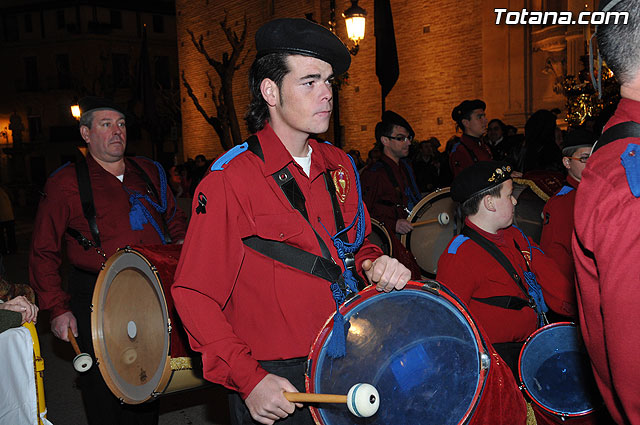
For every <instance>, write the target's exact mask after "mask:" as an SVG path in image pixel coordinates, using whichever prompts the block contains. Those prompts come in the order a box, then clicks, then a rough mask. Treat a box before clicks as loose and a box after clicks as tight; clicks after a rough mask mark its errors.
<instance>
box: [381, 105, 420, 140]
mask: <svg viewBox="0 0 640 425" xmlns="http://www.w3.org/2000/svg"><path fill="white" fill-rule="evenodd" d="M382 122H383V123H386V124H392V125H397V126H398V127H404V128H406V129H407V131H408V132H409V135H410V136H411V137H413V136H415V135H416V133H415V132H414V131H413V128H411V126H410V125H409V123H408V122H407V120H405V119H404V118H402V117H401V116H400V115H398V114H396V113H395V112H393V111H384V112H383V113H382Z"/></svg>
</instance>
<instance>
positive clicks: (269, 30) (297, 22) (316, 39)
mask: <svg viewBox="0 0 640 425" xmlns="http://www.w3.org/2000/svg"><path fill="white" fill-rule="evenodd" d="M256 50H257V54H256V59H259V58H261V57H263V56H265V55H268V54H270V53H280V52H285V53H291V54H294V55H303V56H311V57H314V58H318V59H321V60H323V61H325V62H327V63H329V64H330V65H331V66H332V67H333V73H334V74H335V75H340V74H342V73H344V72H345V71H346V70H347V69H349V65H351V54H350V53H349V50H348V49H347V48H346V47H345V45H344V43H342V41H340V39H339V38H338V37H337V36H336V35H335V34H333V33H332V32H331V31H329V30H328V29H327V28H325V27H323V26H322V25H318V24H316V23H313V22H311V21H309V20H308V19H303V18H281V19H274V20H273V21H269V22H267V23H266V24H264V25H263V26H261V27H260V28H259V29H258V31H257V32H256Z"/></svg>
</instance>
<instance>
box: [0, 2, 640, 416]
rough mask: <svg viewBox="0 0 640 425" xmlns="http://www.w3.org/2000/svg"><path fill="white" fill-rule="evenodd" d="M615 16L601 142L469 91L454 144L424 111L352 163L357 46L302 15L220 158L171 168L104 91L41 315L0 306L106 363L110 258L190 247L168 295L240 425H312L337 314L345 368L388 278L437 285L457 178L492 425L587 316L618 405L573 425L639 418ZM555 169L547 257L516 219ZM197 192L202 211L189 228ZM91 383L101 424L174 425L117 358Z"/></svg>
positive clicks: (629, 86)
mask: <svg viewBox="0 0 640 425" xmlns="http://www.w3.org/2000/svg"><path fill="white" fill-rule="evenodd" d="M602 7H608V8H613V10H631V15H632V16H634V17H636V18H634V19H633V22H630V23H629V25H601V26H599V27H598V33H597V36H598V40H599V42H600V48H601V50H602V53H603V55H604V56H605V59H606V60H607V63H608V65H609V67H610V68H611V69H612V70H613V71H614V72H615V74H616V75H617V76H618V78H619V80H620V82H621V85H622V86H621V95H622V100H621V102H620V104H619V106H618V109H617V111H616V112H615V115H614V116H613V118H612V119H611V120H610V121H609V123H608V124H607V125H606V126H605V127H604V130H605V131H604V134H603V135H602V136H601V137H600V134H599V131H598V130H597V129H595V130H594V129H593V127H592V126H587V125H585V126H584V127H583V128H578V129H569V130H568V131H566V132H563V131H562V130H561V129H560V128H559V127H558V125H557V123H558V116H557V111H549V110H540V111H536V112H535V113H533V114H532V115H531V117H530V118H529V119H528V120H527V122H526V124H525V126H524V135H519V134H518V133H517V131H514V130H515V129H514V128H510V126H507V125H505V124H504V123H503V122H502V121H501V120H499V119H492V120H491V121H489V120H488V119H487V117H486V110H487V105H486V104H485V102H484V101H482V100H480V99H469V100H463V101H462V102H460V103H459V104H458V105H456V106H455V107H453V105H452V113H451V117H452V120H453V121H454V122H455V124H456V126H457V128H458V129H459V130H460V133H459V134H456V135H455V136H453V137H452V138H451V139H450V140H449V141H447V144H446V146H445V148H444V149H442V146H441V144H440V141H439V140H437V139H436V138H433V137H432V138H427V139H424V140H422V141H420V142H417V141H416V140H415V132H414V130H413V128H412V126H411V124H410V123H409V122H408V121H407V120H406V119H405V118H403V117H402V116H401V115H400V114H399V113H397V112H394V111H384V112H383V113H382V115H381V118H380V121H379V122H378V123H377V125H376V127H375V134H374V135H373V136H374V137H375V143H374V146H373V148H372V149H371V151H370V152H368V154H367V160H366V161H364V160H363V159H362V158H361V155H360V153H359V152H358V151H351V152H349V155H350V156H351V158H352V159H353V163H354V164H355V166H353V167H352V166H351V161H350V160H349V157H348V156H347V153H345V152H343V151H342V150H341V149H338V148H336V147H334V146H332V145H330V144H327V143H322V142H320V141H318V140H316V139H315V135H316V134H321V133H324V132H325V131H326V130H327V129H328V127H329V122H330V117H331V111H332V96H333V91H332V87H331V84H332V79H333V77H334V76H335V75H339V74H342V73H343V72H345V71H346V70H347V69H348V68H349V65H350V62H351V55H350V53H349V51H348V50H347V48H346V47H345V46H344V44H342V42H341V41H340V40H339V39H338V38H337V37H336V36H335V35H334V34H333V33H331V32H330V31H329V30H327V29H326V28H324V27H322V26H320V25H317V24H315V23H312V22H310V21H308V20H305V19H293V18H285V19H276V20H273V21H270V22H268V23H267V24H265V25H263V26H262V27H261V28H260V29H259V30H258V32H257V34H256V58H255V60H254V62H253V64H252V65H251V68H250V71H249V89H250V95H251V103H250V106H249V111H248V113H247V115H246V120H247V125H248V128H249V130H250V132H251V134H252V135H251V136H250V137H249V138H248V139H247V140H246V141H245V143H244V144H242V145H239V146H236V147H234V148H233V149H231V150H230V151H228V152H226V153H225V154H223V155H222V156H221V157H219V158H218V159H217V160H215V161H213V162H212V163H209V162H208V161H207V159H206V158H205V157H204V156H202V155H199V156H198V157H196V158H195V160H194V161H193V163H191V162H188V163H187V164H182V165H176V164H175V163H174V164H170V165H169V167H167V168H168V169H167V170H166V171H165V169H163V167H162V166H161V165H160V164H159V163H156V162H155V161H151V160H148V159H146V158H140V157H137V158H129V157H126V156H125V148H126V140H127V139H126V122H125V114H124V112H123V110H122V108H121V107H120V106H119V105H117V104H115V103H113V102H112V101H110V100H108V99H103V98H94V97H89V98H85V99H83V100H82V101H81V102H80V107H81V110H82V116H81V118H80V134H81V136H82V138H83V139H84V141H85V142H86V145H87V151H88V152H87V155H86V157H82V158H79V160H78V161H77V162H76V163H75V164H69V165H66V166H63V167H61V168H60V169H59V170H57V171H56V172H54V173H53V174H52V175H51V176H50V177H49V179H48V181H47V184H46V186H45V189H44V193H45V196H44V197H43V198H42V199H41V201H40V205H39V208H38V213H37V216H36V220H35V226H34V231H33V239H32V242H31V250H30V256H29V267H30V282H31V285H32V286H33V288H34V289H35V291H36V293H37V296H38V302H37V306H36V304H35V303H32V302H30V301H29V300H27V299H25V298H24V297H14V298H13V299H9V300H7V301H6V302H5V303H2V304H0V312H3V314H2V315H0V319H2V318H3V317H5V316H6V317H9V316H10V317H9V320H10V321H11V323H12V324H13V325H19V324H20V323H23V322H24V321H35V320H36V317H37V313H38V308H41V309H44V310H49V311H50V312H51V329H52V332H53V334H54V335H55V336H56V337H57V338H60V339H62V340H64V341H68V340H69V337H68V332H71V333H73V335H74V336H77V337H78V339H79V341H80V343H81V344H82V345H83V346H84V349H85V350H86V351H88V352H90V353H91V354H92V355H93V352H92V347H93V344H92V340H91V339H92V332H91V319H90V311H91V306H90V304H91V295H92V293H93V290H94V288H95V285H96V277H97V275H98V272H99V271H100V270H101V269H102V268H103V267H104V264H105V262H106V260H107V258H109V257H110V256H111V255H113V254H114V253H115V252H116V250H117V249H118V248H120V247H123V246H126V245H157V244H183V245H182V253H181V255H180V260H179V263H178V266H177V270H176V273H175V280H174V282H173V285H172V286H171V290H170V294H167V296H169V295H170V296H171V297H172V299H173V302H174V303H175V307H176V310H177V312H178V314H179V316H180V319H181V321H182V323H183V325H184V328H185V330H186V333H187V335H188V342H189V344H190V346H191V348H192V349H193V350H195V351H197V352H199V353H201V354H202V368H203V370H202V371H203V375H204V377H205V378H206V379H207V380H209V381H211V382H214V383H218V384H221V385H224V386H225V387H227V388H228V389H229V390H230V395H229V409H230V413H231V421H232V424H234V425H238V424H255V423H262V424H273V423H277V424H302V425H305V424H313V423H314V420H313V417H312V415H311V413H310V411H309V409H307V408H303V405H302V404H301V403H299V402H291V401H289V399H288V398H287V396H286V392H298V391H304V388H305V371H306V367H307V358H308V356H309V350H310V347H311V345H312V343H313V341H314V339H315V337H316V335H317V333H318V331H319V330H320V329H321V328H322V327H323V326H324V323H325V321H326V320H327V318H328V317H332V318H333V325H332V326H333V328H332V333H331V336H330V338H329V340H328V342H327V349H328V350H330V351H331V355H332V356H334V357H335V358H339V357H341V356H344V355H345V339H346V338H347V330H348V326H345V323H344V317H342V314H341V312H340V308H339V307H340V305H341V304H342V303H343V302H344V301H345V300H347V299H349V298H351V297H353V296H354V295H355V294H356V293H357V292H358V291H360V290H361V289H363V288H364V287H365V286H367V285H372V286H374V287H375V288H376V289H377V290H378V291H379V294H378V296H387V295H386V294H387V293H389V292H392V291H401V290H403V288H404V287H405V286H406V285H407V283H408V282H409V281H410V280H411V279H420V278H421V271H420V268H419V267H418V265H417V264H416V260H415V257H414V256H413V254H412V253H411V252H410V251H409V250H408V249H407V248H406V247H404V246H403V245H402V244H401V243H400V241H399V237H400V236H401V235H403V234H405V235H406V234H408V233H410V232H412V231H414V225H413V224H412V223H411V222H410V221H408V219H407V218H408V216H409V214H410V212H411V210H412V208H413V207H414V206H415V205H416V204H417V203H418V202H419V201H420V199H421V198H422V197H424V196H425V195H426V194H429V193H430V192H433V191H434V190H436V189H437V188H444V187H450V191H451V198H452V199H453V201H455V202H456V203H458V205H459V213H460V216H459V219H460V221H461V223H462V224H461V227H460V228H459V229H457V232H456V235H454V237H453V238H452V239H451V240H450V241H449V243H448V245H447V247H446V249H445V251H444V253H443V254H442V255H441V256H440V257H439V260H438V268H437V275H436V279H437V280H438V281H439V282H440V283H441V284H443V285H445V286H446V287H447V288H449V289H450V290H452V291H453V293H454V294H455V296H456V297H458V298H459V299H460V300H461V301H462V303H463V304H464V305H465V306H466V307H467V308H468V310H469V312H470V315H471V316H472V317H473V318H474V319H475V321H477V323H478V324H479V325H480V326H479V328H480V330H479V332H480V334H481V336H482V338H483V339H484V340H486V341H488V342H489V353H490V355H491V367H490V372H489V377H488V378H487V379H488V380H489V381H490V382H492V383H493V384H492V385H493V386H494V388H493V391H489V390H487V394H484V395H483V396H482V397H481V398H480V401H479V404H480V407H479V409H478V411H480V412H490V413H485V414H484V415H490V417H488V416H482V417H479V416H478V417H472V419H471V423H478V424H479V423H488V422H487V421H488V420H490V422H491V423H495V424H520V425H522V424H525V423H531V422H527V421H530V420H532V419H531V413H529V414H528V412H527V407H526V403H525V398H524V397H523V394H522V392H521V391H520V389H519V388H518V385H517V384H516V383H517V382H518V381H520V376H519V369H518V368H519V364H518V360H519V354H520V352H521V350H522V348H523V346H524V344H525V341H527V338H529V337H530V336H531V335H532V334H533V333H534V332H535V331H536V330H539V329H541V328H543V327H544V326H546V325H547V324H549V323H553V322H562V321H573V322H576V323H577V324H578V325H579V332H581V335H582V338H583V339H584V343H585V346H586V353H587V355H588V357H589V362H588V363H589V365H590V366H591V368H592V370H593V372H594V375H595V382H596V384H597V387H598V389H599V392H600V394H601V395H602V398H603V400H604V404H605V406H606V409H605V408H599V409H598V407H599V406H596V408H597V409H596V412H595V413H593V414H591V415H586V416H581V417H579V418H573V419H571V421H573V423H576V424H608V423H613V421H614V422H615V423H617V424H640V397H638V394H640V376H638V374H639V373H640V372H637V368H636V367H635V354H636V353H637V352H638V348H640V346H639V345H640V338H638V337H637V336H638V335H637V333H638V331H637V329H636V328H637V326H636V323H637V322H638V320H637V319H640V317H638V315H639V313H638V308H637V306H636V304H637V298H638V296H637V294H638V291H637V289H636V286H637V280H636V279H637V275H638V267H640V266H638V264H640V262H638V261H637V258H638V257H636V256H635V254H638V250H639V249H640V248H638V246H637V245H638V244H637V243H636V242H637V236H636V232H637V230H636V229H637V228H636V227H635V226H633V220H634V219H635V218H636V217H637V216H638V214H639V213H638V211H640V209H639V206H638V204H637V202H638V201H637V199H638V197H640V171H638V170H640V164H639V163H638V161H640V159H638V158H640V155H637V154H636V152H637V150H638V148H640V145H639V144H636V142H637V139H639V138H640V131H638V129H637V128H636V127H640V126H638V124H636V122H640V118H639V116H640V106H639V105H640V103H638V102H640V65H639V64H638V63H637V60H636V59H637V58H638V57H640V54H638V49H640V46H636V45H635V44H637V43H635V40H636V38H637V36H638V34H640V20H639V19H638V18H637V17H639V16H640V5H638V4H637V3H636V2H631V1H630V0H622V1H621V0H611V1H608V2H607V1H605V2H602V5H601V8H602ZM629 49H631V50H629ZM629 58H635V59H633V60H630V59H629ZM596 139H598V142H597V143H596V144H595V147H593V146H594V142H595V141H596ZM540 175H542V176H553V177H554V178H559V179H560V181H564V185H562V184H561V185H560V187H558V188H555V189H554V190H553V192H552V193H548V194H547V195H548V197H550V199H549V201H548V202H547V203H546V205H545V208H544V211H543V217H542V218H543V231H542V237H541V241H540V245H538V244H537V243H536V242H535V241H534V240H533V239H532V237H531V236H530V235H527V234H526V233H525V232H523V231H522V230H521V229H520V228H518V227H516V226H514V208H515V205H516V204H517V202H518V199H517V197H516V196H515V195H514V178H522V179H525V180H526V179H527V178H535V177H536V176H540ZM360 186H361V192H362V196H360V194H359V191H358V189H359V188H360ZM546 189H549V187H546ZM176 197H192V198H194V199H195V200H197V202H194V203H193V207H194V208H193V214H192V215H191V218H190V221H189V223H187V218H186V215H185V213H184V212H183V211H182V210H180V208H179V207H178V206H177V202H176ZM371 218H374V219H376V220H377V221H378V222H380V223H382V225H383V226H385V228H386V229H387V232H388V233H389V235H390V236H391V238H392V245H393V248H394V249H393V256H389V255H386V254H384V253H383V252H382V250H381V248H380V247H378V246H376V245H374V244H373V243H371V242H370V241H369V240H368V238H367V237H366V235H367V234H369V233H370V232H371V220H370V219H371ZM187 224H188V225H187ZM65 256H66V258H68V260H69V262H70V263H71V266H72V267H71V273H70V276H69V278H68V281H69V286H68V287H67V288H64V287H63V277H64V276H62V275H61V272H60V265H61V263H62V261H63V258H64V257H65ZM94 308H95V306H94ZM407 314H410V312H409V311H408V312H407ZM416 320H419V318H416ZM79 386H80V388H81V390H82V394H83V401H84V402H85V407H86V412H87V417H88V420H89V423H90V424H92V425H93V424H102V423H108V424H121V423H122V424H124V423H149V424H153V423H157V422H158V402H157V401H152V402H148V403H145V404H142V405H135V406H133V405H123V404H122V403H120V402H119V400H118V399H116V398H115V397H114V396H113V395H112V394H111V392H110V390H109V388H107V385H106V384H105V382H104V380H103V378H102V377H101V375H100V374H99V373H98V371H97V368H93V370H91V371H90V372H87V373H86V374H84V375H82V376H81V377H80V379H79ZM555 391H556V392H558V393H561V392H562V391H563V388H557V389H556V390H555ZM533 412H534V413H533V415H534V417H535V420H537V423H539V424H547V423H549V424H551V423H561V422H562V421H563V420H564V419H563V418H561V417H560V416H561V415H558V414H555V415H554V414H550V412H549V411H548V409H545V408H543V407H540V406H538V405H537V404H535V403H534V404H533ZM609 415H610V416H609Z"/></svg>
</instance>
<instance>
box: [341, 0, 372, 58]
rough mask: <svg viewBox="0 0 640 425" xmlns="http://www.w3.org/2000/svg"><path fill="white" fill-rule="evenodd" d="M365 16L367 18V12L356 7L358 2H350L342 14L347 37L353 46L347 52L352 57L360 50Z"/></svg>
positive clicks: (354, 0) (353, 0)
mask: <svg viewBox="0 0 640 425" xmlns="http://www.w3.org/2000/svg"><path fill="white" fill-rule="evenodd" d="M365 16H367V11H366V10H364V9H363V8H361V7H360V6H358V0H351V7H349V8H348V9H347V10H345V11H344V12H343V13H342V17H343V18H344V20H345V23H346V24H347V36H348V37H349V39H350V40H351V41H353V44H354V46H353V47H352V48H351V49H349V52H350V53H351V54H352V55H354V56H355V55H356V54H357V53H358V49H359V48H360V45H359V43H360V40H362V39H363V38H364V26H365Z"/></svg>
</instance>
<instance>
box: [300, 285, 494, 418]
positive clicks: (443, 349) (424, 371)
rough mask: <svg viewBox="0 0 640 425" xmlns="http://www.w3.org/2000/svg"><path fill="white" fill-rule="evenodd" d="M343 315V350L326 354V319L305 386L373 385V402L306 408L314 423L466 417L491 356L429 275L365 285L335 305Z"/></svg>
mask: <svg viewBox="0 0 640 425" xmlns="http://www.w3.org/2000/svg"><path fill="white" fill-rule="evenodd" d="M340 311H341V313H342V314H343V315H344V316H345V319H347V320H348V321H349V322H350V326H349V330H348V332H347V339H346V353H347V354H346V356H345V357H342V358H338V359H332V358H330V357H328V356H327V354H326V344H327V341H328V339H329V337H330V336H331V333H332V327H333V320H332V319H330V320H329V321H327V323H326V325H325V327H324V328H323V329H322V331H321V332H320V334H319V335H318V337H317V338H316V341H315V343H314V344H313V346H312V348H311V354H310V355H309V360H308V365H307V377H306V387H307V392H314V393H329V394H346V393H347V391H348V390H349V388H350V387H351V386H352V385H354V384H355V383H358V382H366V383H369V384H372V385H373V386H375V387H376V388H377V389H378V392H379V394H380V408H379V409H378V412H377V413H376V414H375V415H374V416H372V417H369V418H355V417H354V416H352V415H351V413H349V411H348V410H347V409H346V407H345V406H343V405H326V406H324V405H323V406H321V407H313V406H312V407H311V412H312V414H313V417H314V419H315V421H316V423H318V424H320V425H337V424H353V423H358V424H386V425H388V424H403V425H410V424H438V425H458V424H465V423H468V421H469V420H470V418H471V417H472V415H473V413H474V411H475V410H476V408H477V406H478V402H479V400H480V397H481V395H482V392H483V391H484V390H485V383H486V379H487V374H488V371H489V366H490V363H491V360H490V356H489V355H488V350H487V346H486V344H485V342H484V341H483V339H482V336H481V334H480V332H479V331H478V328H477V326H476V324H475V323H474V321H473V319H472V318H471V316H470V315H469V312H468V311H467V310H466V309H465V307H464V306H463V305H462V303H460V302H459V301H458V300H457V299H456V297H455V296H454V295H453V294H452V293H451V292H449V291H448V290H447V289H446V288H444V287H442V286H441V285H440V284H439V283H438V282H435V281H424V282H409V284H407V286H406V288H405V289H403V290H402V291H393V292H391V293H380V292H378V291H376V289H375V288H373V287H369V288H367V289H365V290H364V291H362V292H360V293H359V294H358V295H356V296H355V297H354V298H353V299H351V300H350V301H348V302H347V303H345V304H344V305H342V306H341V308H340Z"/></svg>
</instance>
